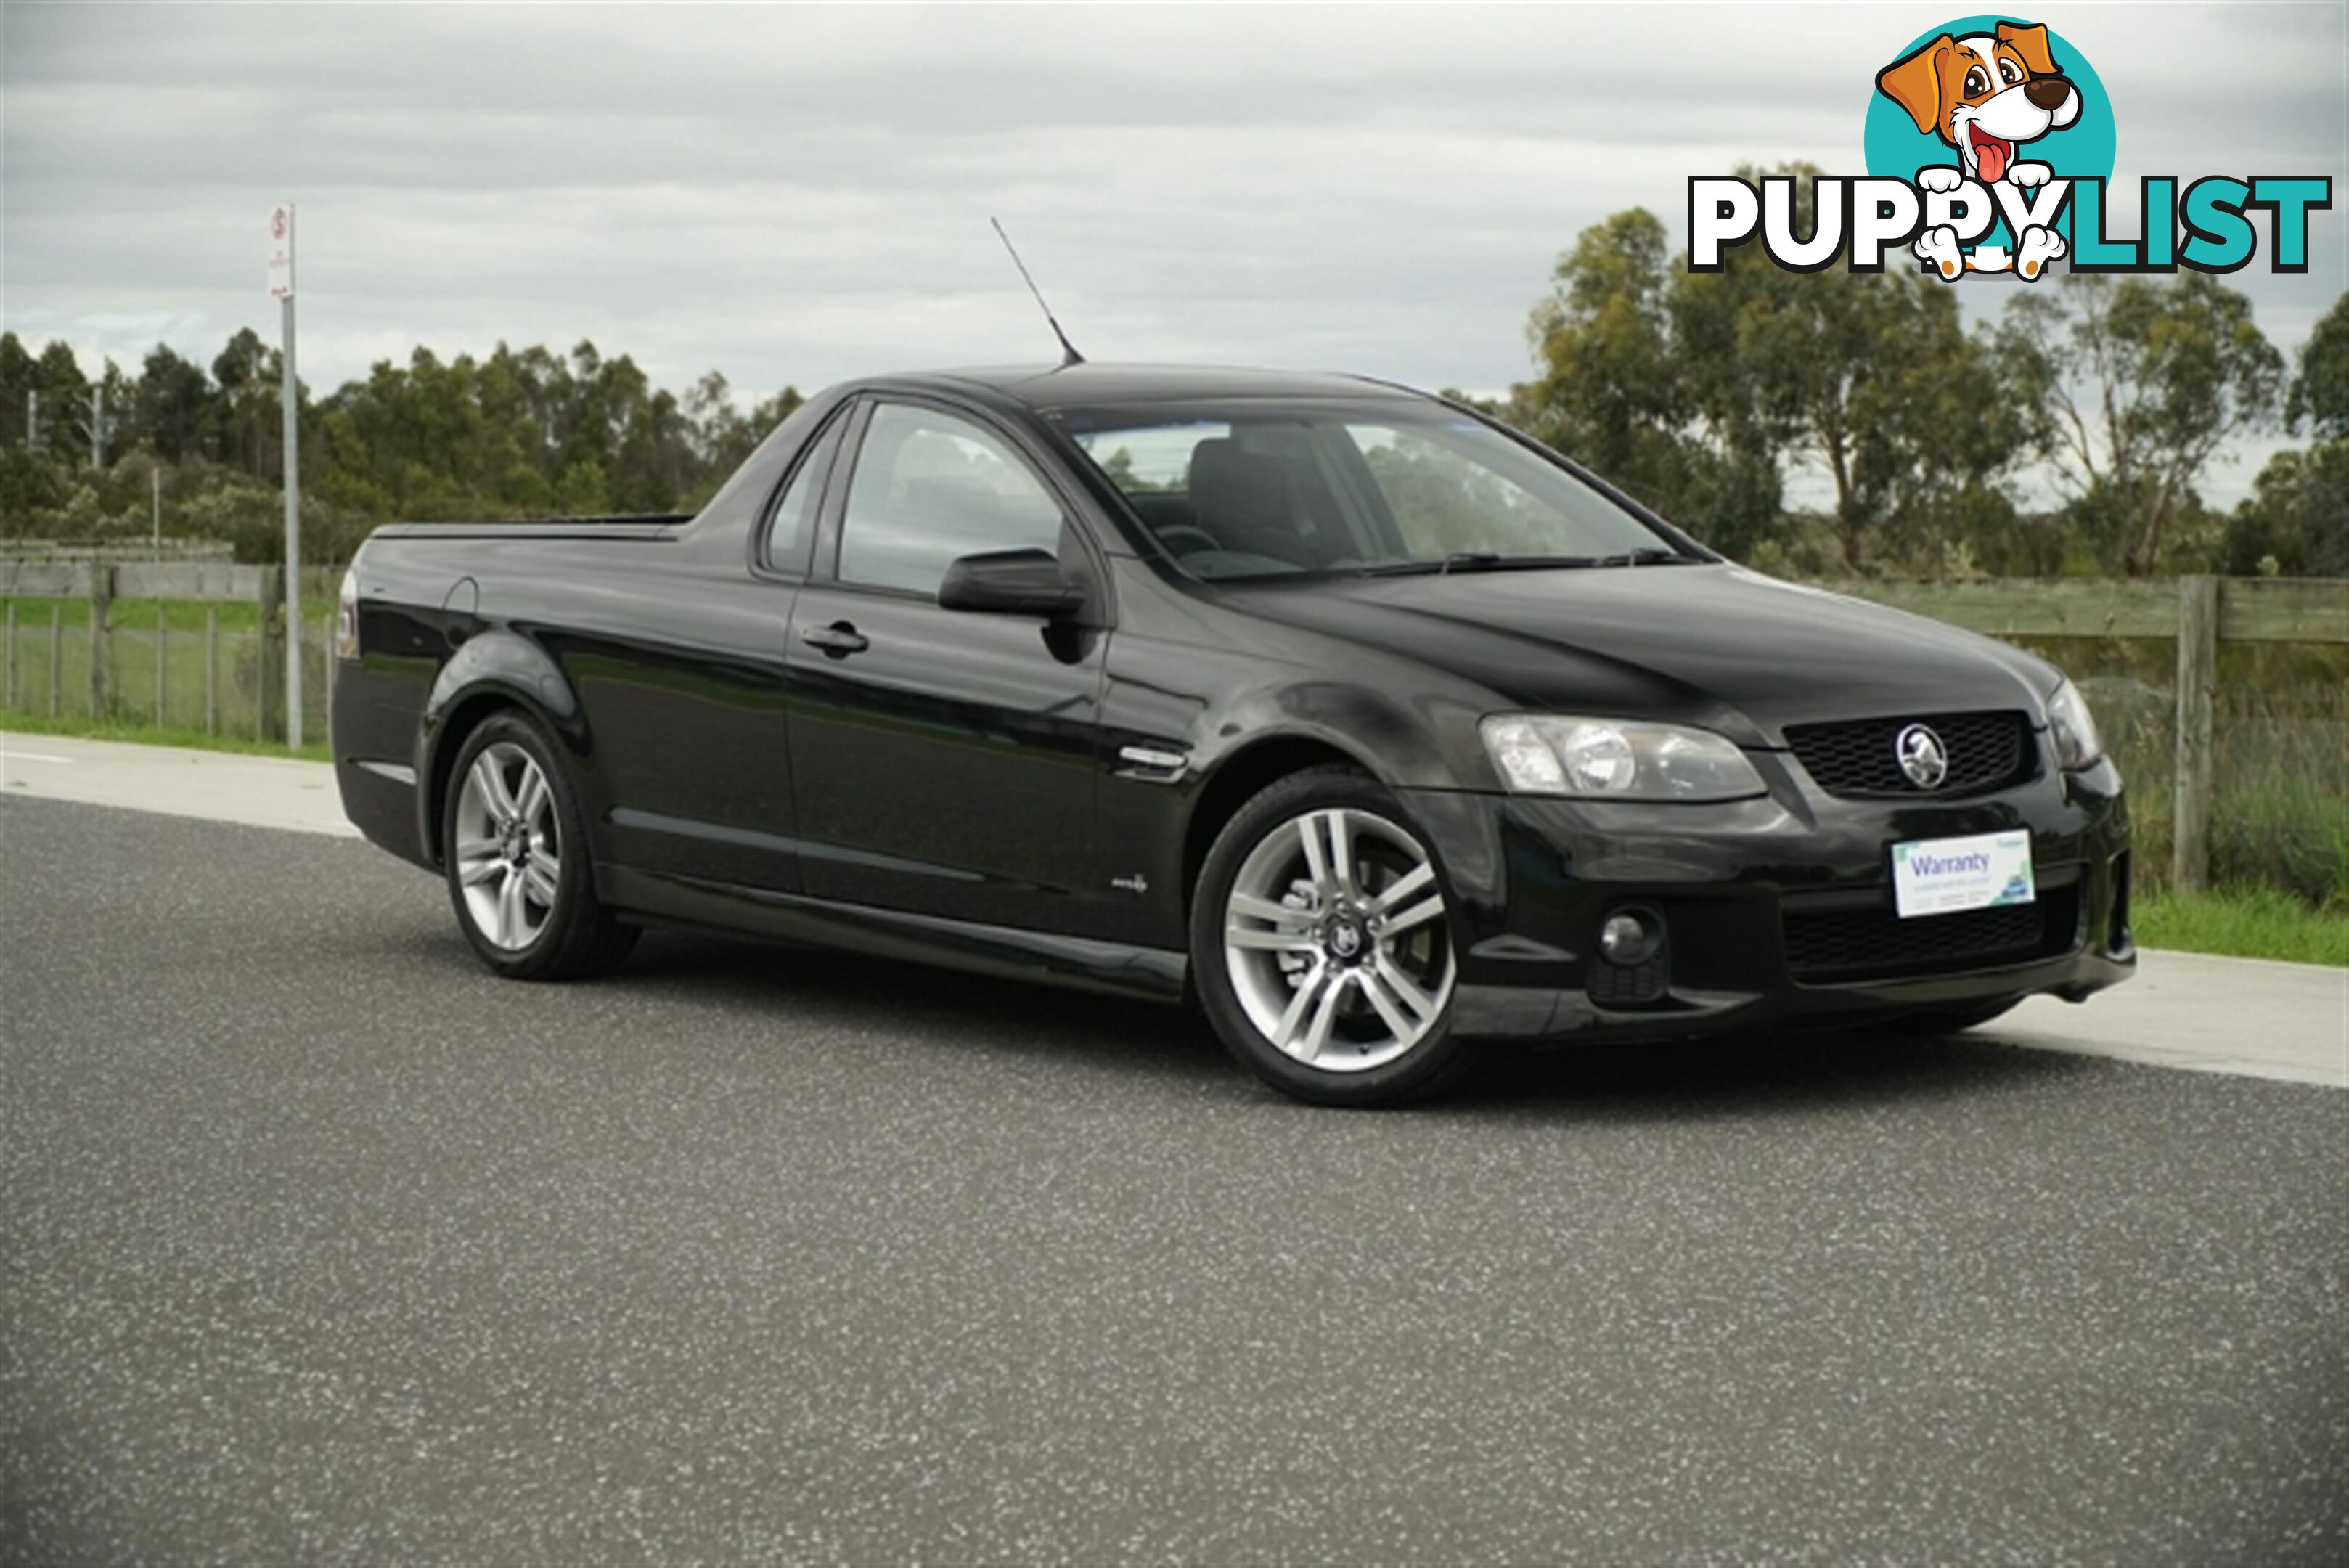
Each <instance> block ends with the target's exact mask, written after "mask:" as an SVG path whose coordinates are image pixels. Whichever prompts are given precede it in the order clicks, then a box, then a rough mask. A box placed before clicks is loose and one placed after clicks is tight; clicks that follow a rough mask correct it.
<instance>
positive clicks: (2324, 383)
mask: <svg viewBox="0 0 2349 1568" xmlns="http://www.w3.org/2000/svg"><path fill="white" fill-rule="evenodd" d="M2283 417H2284V423H2285V424H2286V425H2287V426H2288V427H2289V428H2290V429H2292V430H2294V431H2297V430H2299V429H2300V426H2301V421H2302V420H2305V421H2308V423H2309V425H2310V427H2311V431H2312V433H2313V434H2314V435H2315V436H2316V437H2317V438H2318V439H2320V440H2323V439H2324V438H2327V437H2333V436H2349V294H2344V295H2343V296H2341V297H2340V298H2338V299H2336V300H2334V301H2333V308H2332V309H2330V310H2328V311H2326V312H2325V313H2324V317H2323V319H2322V320H2320V321H2319V322H2317V324H2316V330H2315V331H2314V332H2312V333H2310V334H2309V337H2308V341H2307V342H2306V343H2304V344H2302V346H2301V350H2300V374H2299V375H2297V376H2294V377H2293V378H2292V394H2291V396H2290V397H2289V398H2288V399H2286V400H2285V402H2284V413H2283Z"/></svg>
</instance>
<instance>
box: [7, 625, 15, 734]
mask: <svg viewBox="0 0 2349 1568" xmlns="http://www.w3.org/2000/svg"><path fill="white" fill-rule="evenodd" d="M7 706H9V707H11V708H14V707H15V706H16V600H15V599H10V600H9V601H8V702H7Z"/></svg>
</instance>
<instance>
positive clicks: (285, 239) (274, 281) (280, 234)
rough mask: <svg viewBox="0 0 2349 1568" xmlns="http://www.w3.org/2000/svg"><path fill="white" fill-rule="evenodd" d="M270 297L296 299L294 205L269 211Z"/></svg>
mask: <svg viewBox="0 0 2349 1568" xmlns="http://www.w3.org/2000/svg"><path fill="white" fill-rule="evenodd" d="M269 297H270V298H272V299H291V298H293V297H294V203H293V202H279V203H278V204H277V205H276V206H274V207H272V208H270V209H269Z"/></svg>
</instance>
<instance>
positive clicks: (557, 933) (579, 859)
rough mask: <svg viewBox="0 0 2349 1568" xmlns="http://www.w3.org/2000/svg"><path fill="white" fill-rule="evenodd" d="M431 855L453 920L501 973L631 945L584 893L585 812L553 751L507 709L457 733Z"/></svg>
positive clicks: (556, 976) (603, 967)
mask: <svg viewBox="0 0 2349 1568" xmlns="http://www.w3.org/2000/svg"><path fill="white" fill-rule="evenodd" d="M440 861H441V866H442V867H443V869H444V871H445V873H446V877H447V880H448V883H449V901H450V903H451V904H452V905H453V906H455V908H456V910H457V925H458V929H460V930H462V931H463V932H464V933H465V940H467V941H469V942H471V944H472V945H473V951H474V952H476V953H478V954H479V955H481V961H482V962H483V963H485V964H487V965H488V966H489V967H490V969H491V970H492V971H494V972H496V973H498V974H501V975H503V976H505V977H506V978H507V979H509V980H578V979H582V978H584V977H585V976H588V975H596V974H603V973H605V972H607V971H610V970H612V969H613V968H615V967H616V966H617V965H618V964H619V962H620V961H621V960H623V959H625V958H626V957H627V956H628V950H629V949H631V948H633V947H635V946H636V927H634V926H627V925H623V924H621V923H620V922H619V921H618V920H616V919H614V918H613V917H612V912H611V911H610V910H608V909H605V907H604V906H603V905H602V904H600V903H598V902H597V901H596V898H595V874H594V870H593V867H591V866H590V865H589V856H588V852H587V826H586V817H585V814H584V813H583V812H582V811H581V810H580V808H579V796H578V792H577V791H576V790H575V789H574V788H573V786H572V783H571V778H570V774H568V773H567V772H566V771H565V770H564V766H563V761H562V756H561V753H559V752H558V751H557V750H556V748H555V746H554V742H553V741H551V740H549V739H548V738H547V735H546V732H545V731H544V730H543V729H542V728H541V727H540V726H539V724H538V723H537V722H536V721H535V720H533V719H532V718H531V717H530V716H529V715H527V714H525V713H523V712H521V711H518V710H512V709H509V710H507V711H503V712H499V713H493V714H492V715H491V716H490V717H489V718H487V719H485V720H483V721H482V722H481V725H480V726H479V727H478V728H476V729H475V730H474V731H473V732H472V733H471V734H470V735H468V736H467V737H465V743H464V746H463V747H462V749H460V751H459V752H458V753H457V765H456V766H455V767H454V768H453V769H451V770H450V774H449V795H448V799H447V800H446V801H445V802H444V803H443V809H442V810H441V813H440Z"/></svg>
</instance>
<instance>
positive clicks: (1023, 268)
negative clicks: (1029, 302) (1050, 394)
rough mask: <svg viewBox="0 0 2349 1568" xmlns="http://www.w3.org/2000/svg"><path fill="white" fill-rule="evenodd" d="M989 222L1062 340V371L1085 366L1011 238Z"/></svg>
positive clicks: (1041, 309) (1038, 306)
mask: <svg viewBox="0 0 2349 1568" xmlns="http://www.w3.org/2000/svg"><path fill="white" fill-rule="evenodd" d="M987 221H988V223H995V237H996V238H997V239H999V240H1001V241H1002V242H1003V248H1004V249H1005V250H1007V251H1009V252H1010V253H1011V265H1013V266H1016V267H1018V268H1019V279H1020V281H1021V282H1023V283H1025V284H1026V285H1027V286H1028V292H1029V293H1030V294H1032V295H1034V296H1036V308H1037V309H1039V310H1040V311H1042V312H1043V313H1044V322H1045V325H1047V326H1049V327H1051V329H1052V336H1053V337H1057V338H1059V339H1060V340H1061V353H1062V354H1063V355H1065V356H1066V358H1063V359H1062V360H1061V369H1067V368H1068V367H1070V366H1071V365H1081V364H1083V363H1084V362H1085V357H1084V356H1083V355H1081V354H1080V353H1078V352H1077V346H1076V345H1075V344H1073V343H1071V342H1070V341H1069V335H1068V334H1067V333H1065V332H1063V331H1061V324H1060V322H1059V321H1058V320H1057V319H1055V318H1054V317H1053V315H1052V307H1051V306H1049V305H1047V304H1045V303H1044V291H1043V290H1042V289H1040V288H1038V287H1037V286H1036V280H1035V279H1034V278H1032V277H1030V276H1029V275H1028V264H1027V263H1026V262H1024V261H1021V260H1020V259H1019V251H1018V250H1017V249H1015V248H1014V247H1013V245H1012V244H1011V236H1010V235H1009V234H1005V233H1004V232H1003V225H1002V224H1001V223H996V221H995V220H994V219H993V218H989V219H988V220H987Z"/></svg>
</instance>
